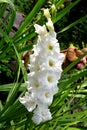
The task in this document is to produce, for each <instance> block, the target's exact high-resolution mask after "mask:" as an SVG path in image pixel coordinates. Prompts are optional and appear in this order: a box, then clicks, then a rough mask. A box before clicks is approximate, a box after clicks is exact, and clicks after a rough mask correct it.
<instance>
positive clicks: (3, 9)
mask: <svg viewBox="0 0 87 130" xmlns="http://www.w3.org/2000/svg"><path fill="white" fill-rule="evenodd" d="M6 8H7V4H3V6H2V8H1V9H0V18H1V17H2V16H3V15H4V12H5V10H6Z"/></svg>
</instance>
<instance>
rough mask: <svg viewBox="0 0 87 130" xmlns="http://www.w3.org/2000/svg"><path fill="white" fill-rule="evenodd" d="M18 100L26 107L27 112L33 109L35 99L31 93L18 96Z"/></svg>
mask: <svg viewBox="0 0 87 130" xmlns="http://www.w3.org/2000/svg"><path fill="white" fill-rule="evenodd" d="M19 101H20V102H21V103H22V104H23V105H24V106H25V107H26V108H27V110H28V111H29V112H31V111H32V110H34V109H35V107H36V100H35V98H34V96H33V94H32V93H28V92H26V93H25V96H24V97H20V98H19Z"/></svg>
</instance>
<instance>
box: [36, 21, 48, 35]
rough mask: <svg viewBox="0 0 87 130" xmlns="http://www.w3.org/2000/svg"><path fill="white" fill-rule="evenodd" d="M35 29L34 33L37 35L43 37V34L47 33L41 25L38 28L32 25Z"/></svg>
mask: <svg viewBox="0 0 87 130" xmlns="http://www.w3.org/2000/svg"><path fill="white" fill-rule="evenodd" d="M34 27H35V29H36V31H35V32H36V33H38V34H39V35H41V36H42V35H44V34H45V33H47V30H46V26H45V25H43V26H40V25H38V24H35V25H34Z"/></svg>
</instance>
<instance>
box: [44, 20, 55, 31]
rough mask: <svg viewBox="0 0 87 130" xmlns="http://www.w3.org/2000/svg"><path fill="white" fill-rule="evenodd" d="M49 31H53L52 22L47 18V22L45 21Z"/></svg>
mask: <svg viewBox="0 0 87 130" xmlns="http://www.w3.org/2000/svg"><path fill="white" fill-rule="evenodd" d="M46 25H47V27H48V29H49V31H54V26H53V22H52V21H51V19H50V18H49V19H48V22H47V23H46Z"/></svg>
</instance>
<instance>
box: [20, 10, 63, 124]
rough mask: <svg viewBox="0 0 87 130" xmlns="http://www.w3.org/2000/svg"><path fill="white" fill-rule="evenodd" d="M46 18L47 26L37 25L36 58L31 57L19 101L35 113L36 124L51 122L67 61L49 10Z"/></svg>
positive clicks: (34, 52) (45, 13) (45, 12)
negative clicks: (60, 46) (23, 91)
mask: <svg viewBox="0 0 87 130" xmlns="http://www.w3.org/2000/svg"><path fill="white" fill-rule="evenodd" d="M44 15H45V16H46V18H47V20H48V22H47V23H46V25H43V26H40V25H38V24H35V25H34V27H35V29H36V33H37V34H38V40H37V44H36V45H34V48H33V54H31V55H30V65H29V69H30V73H29V74H28V79H29V81H27V82H26V86H27V92H26V93H25V96H24V97H20V99H19V100H20V102H21V103H22V104H23V105H24V106H25V107H26V108H27V110H28V111H29V112H31V111H33V117H32V120H33V121H34V122H35V123H36V124H39V123H40V122H42V121H47V120H50V119H52V116H51V112H50V110H49V106H50V105H51V104H52V101H53V96H54V94H56V93H57V92H58V87H57V83H58V80H59V79H60V77H61V72H62V68H61V65H62V63H63V61H64V55H63V54H61V53H60V48H59V43H58V40H57V39H56V32H55V31H54V26H53V23H52V21H51V18H50V17H51V16H50V14H49V10H48V9H46V10H45V11H44ZM47 29H48V30H49V31H47Z"/></svg>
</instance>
